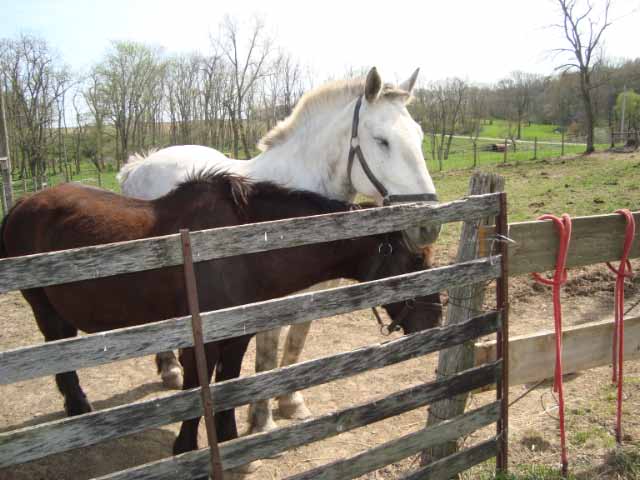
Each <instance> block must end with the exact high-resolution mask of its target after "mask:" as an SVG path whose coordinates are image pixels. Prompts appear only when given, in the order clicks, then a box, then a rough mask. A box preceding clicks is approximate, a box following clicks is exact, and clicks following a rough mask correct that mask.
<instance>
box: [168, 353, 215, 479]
mask: <svg viewBox="0 0 640 480" xmlns="http://www.w3.org/2000/svg"><path fill="white" fill-rule="evenodd" d="M205 347H206V353H207V374H208V376H207V378H208V379H209V382H211V376H212V375H213V370H214V368H215V366H216V363H217V362H218V359H219V352H220V350H219V348H218V345H217V344H215V343H208V344H206V345H205ZM180 363H181V364H182V368H183V369H184V381H183V382H182V389H183V390H189V389H191V388H196V387H197V386H199V382H198V372H197V370H196V357H195V354H194V351H193V347H190V348H183V349H181V350H180ZM214 402H215V399H214ZM200 418H201V417H196V418H191V419H189V420H185V421H184V422H182V426H181V427H180V433H179V434H178V438H176V441H175V442H174V444H173V453H174V455H178V454H180V453H184V452H189V451H191V450H197V449H198V425H199V424H200ZM204 478H206V477H204Z"/></svg>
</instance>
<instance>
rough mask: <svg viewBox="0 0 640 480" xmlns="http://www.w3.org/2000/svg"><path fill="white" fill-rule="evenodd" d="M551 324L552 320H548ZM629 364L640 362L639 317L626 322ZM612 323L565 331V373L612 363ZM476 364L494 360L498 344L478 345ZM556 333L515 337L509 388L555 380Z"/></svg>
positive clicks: (563, 334)
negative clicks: (634, 361)
mask: <svg viewBox="0 0 640 480" xmlns="http://www.w3.org/2000/svg"><path fill="white" fill-rule="evenodd" d="M549 322H551V320H549ZM624 325H625V336H624V353H625V359H626V360H632V359H637V358H640V316H638V317H633V318H627V319H626V320H625V322H624ZM612 339H613V320H604V321H601V322H591V323H587V324H584V325H578V326H574V327H568V328H565V329H564V331H563V332H562V350H563V352H562V359H563V370H564V372H565V373H574V372H580V371H582V370H587V369H589V368H594V367H602V366H606V365H609V364H610V363H611V348H612V342H613V340H612ZM475 351H476V359H475V362H476V364H483V363H486V362H487V361H491V359H492V358H494V359H495V356H496V345H495V342H483V343H478V344H476V350H475ZM554 363H555V333H554V332H552V331H549V332H538V333H535V334H532V335H522V336H518V337H513V338H511V339H510V341H509V384H510V385H520V384H523V383H531V382H537V381H539V380H543V379H545V378H552V377H553V367H554Z"/></svg>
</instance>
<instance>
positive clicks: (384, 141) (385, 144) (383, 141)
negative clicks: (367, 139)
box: [373, 137, 389, 148]
mask: <svg viewBox="0 0 640 480" xmlns="http://www.w3.org/2000/svg"><path fill="white" fill-rule="evenodd" d="M373 139H374V140H375V141H376V142H377V143H378V145H380V146H381V147H385V148H389V141H388V140H387V139H386V138H382V137H373Z"/></svg>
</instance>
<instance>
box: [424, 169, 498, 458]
mask: <svg viewBox="0 0 640 480" xmlns="http://www.w3.org/2000/svg"><path fill="white" fill-rule="evenodd" d="M501 191H504V177H501V176H500V175H496V174H492V173H482V172H476V173H474V174H473V175H472V177H471V179H470V180H469V194H470V195H478V194H483V193H492V192H501ZM492 222H493V218H487V219H483V220H481V221H477V220H476V221H470V222H465V223H464V224H463V226H462V233H461V234H460V244H459V246H458V255H457V257H456V262H464V261H467V260H472V259H474V258H476V257H478V256H479V255H478V254H479V252H480V245H479V242H478V231H479V228H480V225H482V224H489V223H492ZM484 293H485V285H484V283H480V284H475V285H468V286H465V287H458V288H452V289H450V290H449V304H448V307H447V318H446V320H445V322H446V325H453V324H457V323H461V322H465V321H467V320H469V319H470V318H472V317H473V316H475V315H476V314H477V313H478V311H479V310H481V308H482V303H483V301H484ZM474 356H475V354H474V344H473V342H467V343H465V344H463V345H460V346H457V347H453V348H449V349H447V350H442V351H440V354H439V357H438V369H437V372H436V376H437V378H438V379H441V378H446V377H449V376H451V375H454V374H455V373H456V372H459V371H461V370H465V369H467V368H471V367H472V366H473V365H474ZM467 398H468V394H462V395H458V396H455V397H452V398H449V399H446V400H441V401H439V402H436V403H434V404H432V405H431V408H430V409H429V416H428V418H427V426H431V425H435V424H438V423H440V422H441V421H443V420H447V419H449V418H453V417H455V416H457V415H460V414H461V413H463V412H464V409H465V406H466V403H467ZM457 450H458V444H457V442H455V441H453V442H447V443H444V444H442V445H438V446H436V447H433V448H431V449H429V450H425V451H424V452H423V453H422V465H426V464H428V463H430V462H432V461H435V460H438V459H441V458H444V457H446V456H449V455H451V454H453V453H455V452H456V451H457Z"/></svg>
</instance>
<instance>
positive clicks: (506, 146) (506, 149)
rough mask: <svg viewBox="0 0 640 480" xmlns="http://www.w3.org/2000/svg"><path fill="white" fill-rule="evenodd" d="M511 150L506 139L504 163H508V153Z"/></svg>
mask: <svg viewBox="0 0 640 480" xmlns="http://www.w3.org/2000/svg"><path fill="white" fill-rule="evenodd" d="M508 150H509V145H508V144H507V139H506V138H505V139H504V158H503V159H502V163H507V151H508Z"/></svg>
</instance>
